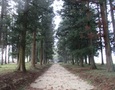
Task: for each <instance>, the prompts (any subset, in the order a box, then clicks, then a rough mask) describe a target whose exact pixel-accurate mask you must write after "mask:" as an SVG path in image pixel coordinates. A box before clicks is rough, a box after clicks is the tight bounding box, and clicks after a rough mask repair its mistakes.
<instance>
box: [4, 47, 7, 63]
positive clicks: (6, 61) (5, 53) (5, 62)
mask: <svg viewBox="0 0 115 90" xmlns="http://www.w3.org/2000/svg"><path fill="white" fill-rule="evenodd" d="M4 61H5V64H7V46H6V48H5V60H4Z"/></svg>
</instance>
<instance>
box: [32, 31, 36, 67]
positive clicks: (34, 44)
mask: <svg viewBox="0 0 115 90" xmlns="http://www.w3.org/2000/svg"><path fill="white" fill-rule="evenodd" d="M35 57H36V31H34V32H33V42H32V57H31V67H32V68H35V59H36V58H35Z"/></svg>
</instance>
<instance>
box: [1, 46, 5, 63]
mask: <svg viewBox="0 0 115 90" xmlns="http://www.w3.org/2000/svg"><path fill="white" fill-rule="evenodd" d="M3 54H4V49H3V47H2V56H1V65H3V63H4V59H3Z"/></svg>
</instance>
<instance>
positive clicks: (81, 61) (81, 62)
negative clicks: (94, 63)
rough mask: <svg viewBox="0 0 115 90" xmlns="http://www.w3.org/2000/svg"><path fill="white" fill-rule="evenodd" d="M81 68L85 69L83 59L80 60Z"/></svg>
mask: <svg viewBox="0 0 115 90" xmlns="http://www.w3.org/2000/svg"><path fill="white" fill-rule="evenodd" d="M80 66H81V67H84V65H83V58H80Z"/></svg>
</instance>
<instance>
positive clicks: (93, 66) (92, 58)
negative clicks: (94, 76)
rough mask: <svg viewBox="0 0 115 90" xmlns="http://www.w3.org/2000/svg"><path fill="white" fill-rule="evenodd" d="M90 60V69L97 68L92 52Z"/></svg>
mask: <svg viewBox="0 0 115 90" xmlns="http://www.w3.org/2000/svg"><path fill="white" fill-rule="evenodd" d="M90 60H91V69H97V67H96V65H95V61H94V56H93V54H92V55H91V56H90Z"/></svg>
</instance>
